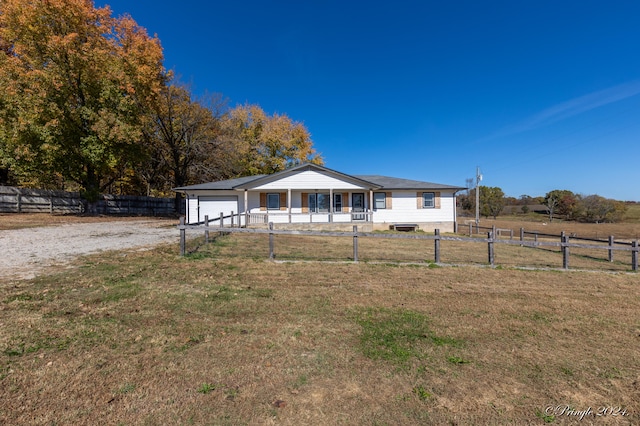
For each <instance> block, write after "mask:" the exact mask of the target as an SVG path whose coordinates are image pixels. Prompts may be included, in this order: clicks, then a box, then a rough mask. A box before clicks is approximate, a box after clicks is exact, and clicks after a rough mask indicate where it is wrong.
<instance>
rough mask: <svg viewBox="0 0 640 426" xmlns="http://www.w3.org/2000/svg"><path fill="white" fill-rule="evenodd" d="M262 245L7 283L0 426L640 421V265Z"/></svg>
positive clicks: (234, 243)
mask: <svg viewBox="0 0 640 426" xmlns="http://www.w3.org/2000/svg"><path fill="white" fill-rule="evenodd" d="M261 238H262V237H257V236H246V235H228V236H224V237H220V238H217V239H216V241H215V242H214V243H212V244H210V245H208V246H201V247H199V249H197V250H194V249H195V247H196V245H198V244H200V243H199V241H198V240H194V241H191V242H190V248H191V249H192V250H194V252H193V253H192V254H190V255H189V256H186V257H184V258H180V257H179V256H178V255H177V253H178V247H177V244H176V245H171V246H165V247H160V248H158V249H156V250H153V251H147V252H130V253H105V254H102V255H99V256H92V257H87V258H84V259H82V260H80V261H78V264H77V266H78V267H77V268H75V269H71V270H65V271H63V272H61V273H57V274H51V275H48V276H43V277H40V278H37V279H34V280H30V281H6V280H5V281H0V330H2V332H1V333H0V401H2V403H1V404H0V423H2V424H215V425H219V424H229V425H237V424H287V425H301V424H363V425H384V424H388V425H396V424H437V425H440V424H459V425H468V424H477V425H485V424H545V423H552V424H576V423H577V422H578V420H577V418H578V416H579V414H577V412H578V411H584V410H588V409H589V408H590V409H591V410H592V412H593V413H594V414H597V413H598V410H604V408H600V407H620V410H615V411H614V412H611V411H610V410H609V409H608V408H607V411H606V412H604V411H601V412H600V414H606V415H604V416H596V415H592V414H588V415H586V417H585V419H584V420H583V422H584V424H598V425H600V424H603V425H604V424H616V425H617V424H638V423H640V417H639V416H640V403H639V401H640V352H639V351H638V347H639V345H640V280H639V279H638V275H637V274H633V273H627V272H583V271H568V272H566V271H548V270H520V269H513V268H510V267H509V265H507V266H506V267H503V268H502V269H492V268H487V267H480V266H464V267H453V266H446V267H436V265H433V264H431V263H429V262H428V261H426V260H425V259H430V257H431V256H432V255H433V251H432V250H433V247H431V242H429V244H427V246H426V247H425V246H424V243H416V242H407V241H402V242H398V243H397V244H409V245H408V246H404V247H402V246H401V248H398V246H387V245H382V244H381V242H380V241H378V240H373V239H370V240H367V241H368V242H365V239H363V241H362V244H363V247H361V250H362V255H363V256H364V260H367V256H370V257H371V258H374V257H379V258H382V259H383V260H384V259H385V258H389V259H392V260H393V259H395V255H394V253H395V252H397V251H398V250H400V249H402V250H404V252H405V253H410V254H411V256H412V257H414V258H415V259H414V260H415V261H416V262H422V263H421V264H415V265H398V264H393V263H384V262H383V263H368V262H361V263H358V264H353V263H345V262H336V260H341V259H342V260H344V259H345V258H348V257H349V256H350V255H351V246H350V241H345V242H346V244H338V243H336V241H335V239H334V240H327V239H318V240H317V241H315V242H313V246H312V247H309V244H310V242H309V240H308V239H305V240H297V239H295V238H292V239H291V240H287V241H285V240H282V239H280V240H276V241H277V242H276V244H277V249H276V252H277V253H279V258H280V257H282V258H289V259H294V260H297V261H293V262H270V261H268V260H266V254H267V246H265V245H264V242H265V241H264V239H261ZM347 240H349V239H347ZM385 241H386V240H385ZM367 244H368V246H367ZM410 244H415V245H414V246H411V245H410ZM452 247H453V246H450V247H449V249H448V250H449V253H453V248H452ZM507 249H509V247H507V246H504V247H503V246H501V250H502V255H501V256H502V257H504V258H505V259H506V258H512V257H513V258H516V257H517V256H519V254H517V252H518V250H519V249H521V248H519V247H517V248H514V250H515V253H516V254H513V253H512V252H511V251H510V250H507ZM376 250H377V252H376ZM430 250H431V251H430ZM444 250H445V243H444V242H443V253H444ZM456 250H459V252H457V253H456V255H455V257H457V256H459V255H462V253H465V252H469V250H468V249H465V248H464V247H462V248H459V249H456ZM310 251H311V252H313V255H314V256H313V257H314V258H319V259H325V260H328V262H318V261H312V262H308V261H306V259H307V258H308V256H309V252H310ZM374 252H375V255H373V254H371V253H374ZM538 252H539V253H540V254H536V256H540V258H541V260H540V262H541V263H544V262H547V263H554V262H555V258H554V260H549V259H547V257H546V256H557V253H545V252H544V251H542V250H538V251H535V250H532V249H529V250H528V251H527V252H526V253H524V254H520V255H522V256H525V257H527V256H528V257H533V256H532V253H538ZM480 253H482V254H480V255H477V256H478V258H479V263H482V262H486V260H485V259H484V255H485V253H486V247H484V248H482V245H481V250H480ZM468 255H469V256H472V254H468ZM452 263H454V262H452ZM465 263H466V262H465ZM471 263H472V262H471ZM559 266H561V264H560V265H557V264H556V267H559ZM626 269H628V263H627V266H626ZM558 406H563V407H569V409H570V410H573V411H568V410H564V411H562V410H560V411H556V410H547V407H558ZM614 414H617V415H614Z"/></svg>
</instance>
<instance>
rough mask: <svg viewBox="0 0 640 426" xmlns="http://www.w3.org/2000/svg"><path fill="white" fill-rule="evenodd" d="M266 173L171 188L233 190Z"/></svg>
mask: <svg viewBox="0 0 640 426" xmlns="http://www.w3.org/2000/svg"><path fill="white" fill-rule="evenodd" d="M265 176H267V175H255V176H245V177H241V178H236V179H227V180H219V181H216V182H207V183H200V184H197V185H189V186H182V187H180V188H174V189H173V190H174V191H176V192H186V191H204V190H217V191H221V190H233V189H235V187H236V186H239V185H244V184H246V183H248V182H252V181H254V180H257V179H261V178H263V177H265Z"/></svg>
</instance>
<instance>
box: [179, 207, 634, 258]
mask: <svg viewBox="0 0 640 426" xmlns="http://www.w3.org/2000/svg"><path fill="white" fill-rule="evenodd" d="M178 229H179V230H180V255H182V256H184V255H185V254H186V231H187V230H191V231H197V232H204V234H205V243H208V239H209V233H210V232H219V233H248V234H268V235H269V258H271V259H272V258H274V257H275V242H274V237H275V236H276V235H303V236H321V237H351V238H352V239H353V261H354V262H358V239H359V238H373V239H376V238H380V239H413V240H432V241H434V262H435V263H440V259H441V251H442V248H441V243H442V242H443V241H458V242H463V243H486V244H487V263H489V264H490V265H491V266H495V245H496V244H498V245H499V244H504V245H517V246H521V247H531V248H540V247H551V248H559V249H560V251H561V252H562V268H563V269H569V254H570V250H571V249H572V248H580V249H593V250H608V251H609V260H610V261H613V252H614V251H618V252H628V253H630V254H631V269H632V270H633V271H638V252H639V251H640V248H639V246H638V240H634V241H633V242H631V243H630V246H629V245H624V246H622V245H617V246H616V245H615V244H614V241H613V239H610V240H608V241H606V243H607V244H606V245H603V244H582V243H572V242H570V237H569V236H568V235H566V234H565V233H563V234H562V235H561V238H560V241H548V240H537V239H536V240H534V241H531V240H524V239H521V240H514V239H501V238H499V237H497V236H496V233H495V232H493V231H490V232H488V233H487V236H486V238H484V237H461V236H451V235H441V234H440V231H439V230H438V229H436V230H435V232H434V234H433V235H430V234H424V233H415V234H413V233H412V234H404V233H403V234H388V233H376V232H359V231H358V227H357V226H355V225H354V226H353V231H351V232H348V231H331V232H326V231H303V230H287V229H279V230H275V229H274V228H273V223H269V228H268V229H255V228H239V227H238V228H231V227H221V226H209V225H207V224H205V225H185V223H184V217H181V218H180V224H179V225H178ZM603 242H605V241H603Z"/></svg>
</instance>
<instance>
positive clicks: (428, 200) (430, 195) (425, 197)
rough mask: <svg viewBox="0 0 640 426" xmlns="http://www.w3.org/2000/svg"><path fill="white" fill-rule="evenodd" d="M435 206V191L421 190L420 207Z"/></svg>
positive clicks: (430, 207) (428, 207) (431, 207)
mask: <svg viewBox="0 0 640 426" xmlns="http://www.w3.org/2000/svg"><path fill="white" fill-rule="evenodd" d="M435 207H436V193H435V192H423V193H422V208H423V209H433V208H435Z"/></svg>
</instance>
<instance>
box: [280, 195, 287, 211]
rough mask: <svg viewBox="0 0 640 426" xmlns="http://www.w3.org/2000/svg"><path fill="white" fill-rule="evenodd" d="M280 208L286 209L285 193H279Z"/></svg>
mask: <svg viewBox="0 0 640 426" xmlns="http://www.w3.org/2000/svg"><path fill="white" fill-rule="evenodd" d="M280 210H287V193H286V192H281V193H280Z"/></svg>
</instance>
